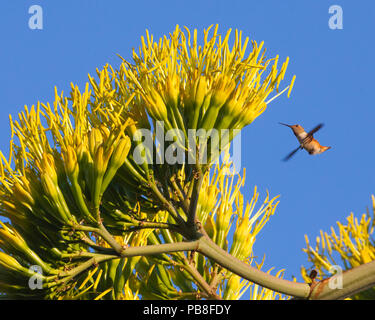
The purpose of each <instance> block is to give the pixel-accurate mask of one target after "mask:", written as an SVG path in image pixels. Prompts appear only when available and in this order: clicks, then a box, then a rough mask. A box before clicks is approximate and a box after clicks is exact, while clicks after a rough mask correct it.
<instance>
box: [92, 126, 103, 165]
mask: <svg viewBox="0 0 375 320" xmlns="http://www.w3.org/2000/svg"><path fill="white" fill-rule="evenodd" d="M102 143H103V136H102V134H101V133H100V130H99V129H97V128H92V129H91V131H90V134H89V150H90V153H91V156H92V157H93V158H94V156H95V154H96V151H97V149H98V147H99V146H100V145H101V144H102Z"/></svg>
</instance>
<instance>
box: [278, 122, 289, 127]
mask: <svg viewBox="0 0 375 320" xmlns="http://www.w3.org/2000/svg"><path fill="white" fill-rule="evenodd" d="M279 123H280V124H282V125H283V126H286V127H289V128H291V127H292V126H291V125H289V124H285V123H282V122H279Z"/></svg>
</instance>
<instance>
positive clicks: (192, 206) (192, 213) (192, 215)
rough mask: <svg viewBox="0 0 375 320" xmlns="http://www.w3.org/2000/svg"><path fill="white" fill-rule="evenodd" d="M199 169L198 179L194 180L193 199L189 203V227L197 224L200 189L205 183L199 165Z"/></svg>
mask: <svg viewBox="0 0 375 320" xmlns="http://www.w3.org/2000/svg"><path fill="white" fill-rule="evenodd" d="M197 169H198V173H197V174H198V178H197V179H195V178H194V180H193V181H192V183H193V184H194V187H193V194H192V198H191V200H190V203H189V214H188V221H187V223H188V224H189V225H194V224H195V222H196V221H195V219H196V212H197V206H198V199H199V194H200V189H201V186H202V182H203V172H202V170H201V169H200V167H199V166H198V165H197Z"/></svg>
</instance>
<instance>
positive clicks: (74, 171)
mask: <svg viewBox="0 0 375 320" xmlns="http://www.w3.org/2000/svg"><path fill="white" fill-rule="evenodd" d="M63 158H64V167H65V172H66V174H67V176H69V177H72V178H77V176H78V162H77V156H76V152H75V150H74V149H73V148H72V147H71V146H68V147H67V148H66V152H65V154H63Z"/></svg>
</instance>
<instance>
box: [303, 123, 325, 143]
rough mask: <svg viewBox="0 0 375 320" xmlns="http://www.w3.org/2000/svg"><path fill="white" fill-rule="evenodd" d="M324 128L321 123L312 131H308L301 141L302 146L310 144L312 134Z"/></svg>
mask: <svg viewBox="0 0 375 320" xmlns="http://www.w3.org/2000/svg"><path fill="white" fill-rule="evenodd" d="M323 126H324V124H323V123H319V124H318V125H317V126H316V127H315V128H314V129H312V130H310V131H309V132H308V133H307V135H306V137H305V138H304V139H303V142H302V145H303V144H305V143H308V142H310V141H311V140H312V139H313V134H314V133H315V132H317V131H319V130H320V129H321V128H322V127H323Z"/></svg>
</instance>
